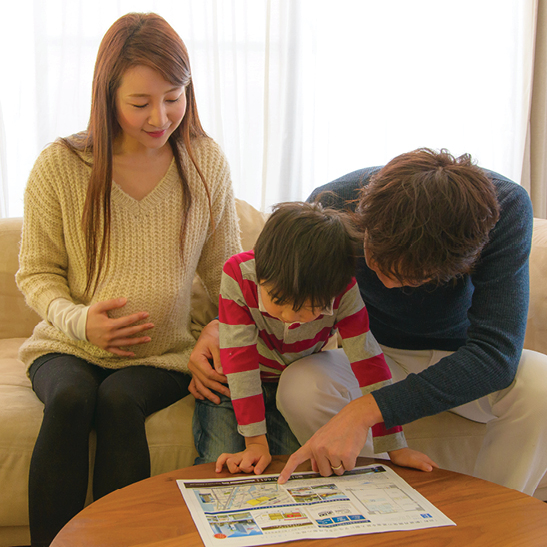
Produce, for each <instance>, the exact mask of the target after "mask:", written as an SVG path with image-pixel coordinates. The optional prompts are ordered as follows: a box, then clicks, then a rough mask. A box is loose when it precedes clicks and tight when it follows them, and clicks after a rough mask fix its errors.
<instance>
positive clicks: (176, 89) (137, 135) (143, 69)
mask: <svg viewBox="0 0 547 547" xmlns="http://www.w3.org/2000/svg"><path fill="white" fill-rule="evenodd" d="M185 91H186V90H185V88H184V87H182V86H174V85H173V84H172V83H170V82H168V81H166V80H164V79H163V77H162V76H161V74H160V73H159V72H157V71H156V70H153V69H151V68H149V67H147V66H144V65H138V66H135V67H132V68H129V69H128V70H127V71H126V72H125V73H124V74H123V76H122V81H121V85H120V87H119V88H118V91H117V92H116V113H117V120H118V123H119V124H120V127H121V128H122V133H121V134H120V136H119V137H118V139H117V143H116V144H118V145H120V147H121V150H120V152H144V151H152V150H157V149H160V148H161V147H162V146H164V145H165V144H166V143H167V140H168V139H169V136H170V135H171V134H172V133H173V131H175V129H176V128H177V127H178V126H179V125H180V123H181V121H182V118H184V114H185V112H186V93H185Z"/></svg>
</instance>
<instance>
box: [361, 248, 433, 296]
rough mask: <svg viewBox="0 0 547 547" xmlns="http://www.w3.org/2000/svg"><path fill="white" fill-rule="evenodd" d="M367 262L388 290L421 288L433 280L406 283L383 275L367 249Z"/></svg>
mask: <svg viewBox="0 0 547 547" xmlns="http://www.w3.org/2000/svg"><path fill="white" fill-rule="evenodd" d="M365 261H366V263H367V266H368V267H369V268H370V269H371V270H372V271H373V272H374V273H375V274H376V275H377V277H378V279H379V280H380V281H381V282H382V283H383V284H384V286H385V287H386V288H388V289H396V288H401V287H420V286H421V285H425V284H426V283H427V282H428V281H430V280H431V278H427V279H424V280H423V281H405V280H404V279H402V280H400V279H398V278H396V277H390V276H387V275H385V274H384V273H382V271H381V270H380V268H379V267H378V264H377V263H376V261H375V260H374V259H373V258H372V257H371V256H370V253H369V252H368V251H367V249H366V247H365Z"/></svg>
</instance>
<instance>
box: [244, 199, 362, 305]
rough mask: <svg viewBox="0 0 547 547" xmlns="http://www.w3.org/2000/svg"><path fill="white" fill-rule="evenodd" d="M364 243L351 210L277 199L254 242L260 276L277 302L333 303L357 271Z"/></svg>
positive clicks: (297, 303)
mask: <svg viewBox="0 0 547 547" xmlns="http://www.w3.org/2000/svg"><path fill="white" fill-rule="evenodd" d="M362 245H363V239H362V237H361V235H360V234H359V232H358V231H357V230H356V228H355V226H354V225H353V224H352V223H351V221H350V217H349V216H348V215H347V214H346V213H343V212H341V211H336V210H335V209H328V208H323V206H322V205H321V204H319V203H304V202H288V203H280V204H277V205H276V206H274V212H273V213H272V214H271V215H270V217H269V218H268V220H267V222H266V224H265V225H264V228H263V230H262V232H261V233H260V236H259V237H258V239H257V241H256V244H255V246H254V252H255V264H256V275H257V279H258V282H259V283H260V284H265V285H268V290H269V295H270V298H272V300H273V301H274V302H275V303H276V304H281V305H283V304H292V306H293V309H294V310H295V311H298V310H299V309H300V308H301V307H302V306H303V305H304V304H306V303H309V304H310V305H311V306H312V308H313V309H319V308H327V307H328V306H330V304H331V302H332V299H333V298H334V297H336V296H338V295H339V294H341V293H342V292H343V291H344V289H345V288H346V287H347V285H348V284H349V282H350V281H351V279H352V277H353V276H354V275H355V264H356V257H357V253H358V252H359V249H362ZM361 254H362V253H361Z"/></svg>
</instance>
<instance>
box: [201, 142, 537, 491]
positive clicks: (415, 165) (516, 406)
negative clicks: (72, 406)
mask: <svg viewBox="0 0 547 547" xmlns="http://www.w3.org/2000/svg"><path fill="white" fill-rule="evenodd" d="M315 198H319V199H320V200H321V201H322V202H324V203H325V204H328V205H331V206H334V207H338V208H343V209H346V208H349V209H351V210H353V211H355V215H356V216H355V218H356V222H357V223H358V224H359V226H360V227H361V229H362V230H363V233H364V255H365V256H364V257H363V258H362V259H360V262H359V266H358V271H357V275H356V277H357V280H358V283H359V288H360V290H361V294H362V296H363V300H364V301H365V304H366V306H367V309H368V311H369V315H370V328H371V331H372V333H373V334H374V336H375V337H376V339H377V340H378V342H379V343H380V344H381V346H382V349H383V351H384V354H385V356H386V360H387V361H388V364H389V366H390V368H391V371H392V375H393V379H394V382H395V383H394V384H393V385H391V386H386V387H383V388H381V389H378V390H377V391H375V392H373V393H371V394H368V395H365V396H363V397H354V396H353V395H352V393H353V386H352V385H351V384H350V383H349V381H348V380H347V378H348V375H347V374H346V371H345V368H347V367H346V365H345V363H344V360H343V359H340V366H339V367H336V369H332V368H331V369H329V370H326V369H325V370H324V373H323V380H322V381H320V380H318V381H317V382H316V383H315V384H314V385H313V386H309V385H306V390H305V399H304V398H303V393H302V392H303V391H304V390H302V387H301V386H302V385H303V384H302V383H301V381H300V380H299V378H300V374H304V372H303V371H300V370H299V369H298V367H294V368H288V369H287V371H286V374H285V375H284V376H285V377H284V378H283V377H282V379H281V381H282V382H285V384H286V385H285V386H284V390H283V393H284V394H287V397H285V398H284V399H283V400H278V407H279V409H280V410H281V412H282V414H283V415H284V417H285V419H286V420H287V422H288V424H289V425H290V427H291V429H292V430H293V432H294V434H295V435H296V437H297V438H298V440H299V441H300V443H301V444H302V445H303V446H302V448H300V449H299V450H298V451H297V452H295V453H294V454H293V455H292V456H291V458H290V459H289V461H288V462H287V465H286V467H285V469H284V470H283V472H282V473H281V477H280V482H285V481H286V480H287V479H288V477H289V476H290V473H291V472H292V471H293V470H294V469H295V468H296V466H297V465H298V464H299V463H301V462H303V461H305V460H307V459H311V460H312V465H313V466H314V468H315V469H317V470H319V471H320V472H321V474H323V475H330V474H331V473H333V472H334V473H336V474H341V473H343V471H344V469H352V468H353V466H354V465H355V460H356V457H357V456H358V455H359V454H360V453H362V450H363V447H364V445H365V442H366V440H367V436H368V431H369V428H370V427H372V425H374V424H376V423H379V422H381V421H384V422H385V425H386V427H388V428H389V427H393V426H394V425H403V424H405V423H408V422H411V421H414V420H417V419H419V418H421V417H424V416H429V415H432V414H437V413H439V412H442V411H444V410H452V411H454V412H456V413H458V414H461V415H463V416H466V417H468V418H470V419H473V420H475V421H480V422H487V423H488V426H487V433H486V436H485V440H484V443H483V447H482V449H481V451H480V453H479V456H478V459H477V462H476V466H475V470H474V475H475V476H478V477H480V478H483V479H487V480H491V481H493V482H497V483H499V484H503V485H505V486H508V487H511V488H516V489H518V490H521V491H523V492H526V493H528V494H532V493H533V491H534V490H535V488H536V486H537V484H538V483H539V481H540V479H541V477H542V476H543V474H544V473H545V470H546V469H547V422H546V420H545V416H546V415H547V403H546V402H545V393H546V392H547V357H546V356H544V355H541V354H538V353H536V352H530V351H524V352H522V344H523V340H524V332H525V328H526V318H527V307H528V293H529V287H528V256H529V252H530V246H531V235H532V216H533V215H532V209H531V204H530V200H529V198H528V196H527V194H526V192H525V191H524V189H522V188H521V187H520V186H518V185H516V184H514V183H512V182H511V181H509V180H507V179H506V178H504V177H501V176H500V175H497V174H495V173H491V172H487V171H484V170H482V169H480V168H478V167H476V166H475V165H473V164H472V162H471V160H470V158H469V157H468V156H462V157H460V158H454V157H452V156H451V155H450V154H448V153H447V152H446V151H440V152H434V151H431V150H427V149H420V150H416V151H414V152H410V153H407V154H402V155H401V156H398V157H397V158H395V159H393V160H392V161H391V162H389V163H388V164H387V165H386V166H385V167H383V168H370V169H364V170H361V171H356V172H354V173H350V174H349V175H346V176H345V177H342V178H340V179H338V180H336V181H334V182H332V183H330V184H327V185H325V186H323V187H321V188H318V189H317V190H316V191H315V192H314V193H313V194H312V196H310V199H315ZM191 370H192V372H194V368H191ZM314 371H315V372H314V373H315V374H316V375H318V371H317V370H316V369H314ZM194 378H195V379H196V381H198V382H199V381H201V380H200V379H199V378H198V377H197V376H194ZM207 381H208V380H207ZM280 385H281V384H280ZM287 385H288V386H290V385H293V386H295V389H297V390H298V392H299V397H298V398H295V397H294V396H293V397H291V394H290V391H289V390H288V389H287ZM295 400H296V401H298V404H294V401H295ZM327 401H328V403H327Z"/></svg>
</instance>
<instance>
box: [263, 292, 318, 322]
mask: <svg viewBox="0 0 547 547" xmlns="http://www.w3.org/2000/svg"><path fill="white" fill-rule="evenodd" d="M258 290H259V291H260V298H261V300H262V305H263V306H264V308H265V309H266V311H267V312H268V314H269V315H271V316H272V317H275V318H276V319H279V320H280V321H283V323H309V322H310V321H313V320H314V319H317V318H318V317H319V316H320V315H321V314H322V313H323V310H321V309H319V310H314V309H312V307H311V306H309V305H308V303H305V304H304V305H303V306H302V307H301V308H300V309H299V310H298V311H295V310H294V309H293V307H292V304H276V303H275V302H273V301H272V298H271V297H270V293H269V292H268V286H267V285H259V289H258Z"/></svg>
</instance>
